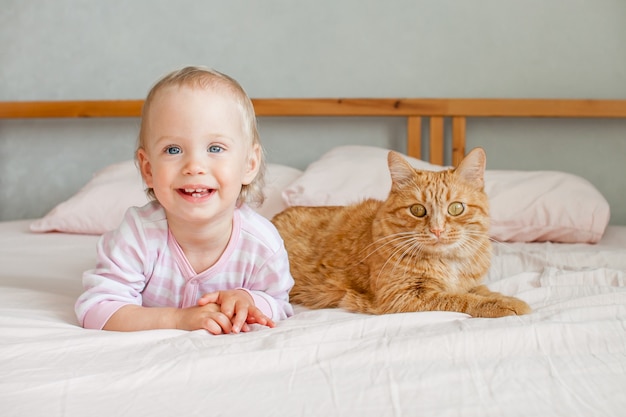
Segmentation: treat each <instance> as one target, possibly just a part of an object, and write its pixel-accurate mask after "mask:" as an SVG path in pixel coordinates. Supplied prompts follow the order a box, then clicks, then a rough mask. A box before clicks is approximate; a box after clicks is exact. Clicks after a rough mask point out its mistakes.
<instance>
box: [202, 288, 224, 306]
mask: <svg viewBox="0 0 626 417" xmlns="http://www.w3.org/2000/svg"><path fill="white" fill-rule="evenodd" d="M219 297H220V293H219V291H216V292H210V293H207V294H204V295H203V296H202V297H200V298H199V299H198V305H199V306H204V305H207V304H209V303H217V300H218V299H219Z"/></svg>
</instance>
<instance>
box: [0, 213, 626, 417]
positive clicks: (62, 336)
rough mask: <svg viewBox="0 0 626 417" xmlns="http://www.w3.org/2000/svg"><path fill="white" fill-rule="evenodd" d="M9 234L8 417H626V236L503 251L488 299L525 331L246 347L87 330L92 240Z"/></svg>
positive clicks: (359, 335)
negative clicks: (512, 305) (505, 302)
mask: <svg viewBox="0 0 626 417" xmlns="http://www.w3.org/2000/svg"><path fill="white" fill-rule="evenodd" d="M27 226H28V222H25V221H19V222H6V223H0V375H1V376H0V415H2V416H151V417H157V416H183V415H223V416H239V417H242V416H266V415H277V416H344V415H345V416H412V415H419V416H442V415H451V416H456V415H463V416H531V415H536V416H554V415H562V416H621V415H626V394H624V392H625V390H626V282H625V281H626V227H610V228H609V230H608V231H607V234H606V235H605V237H604V239H603V240H602V242H601V243H600V244H598V245H595V246H590V245H558V244H547V243H546V244H507V245H496V248H495V253H496V256H495V259H494V262H493V268H492V270H491V272H490V274H489V276H488V278H487V282H488V284H489V286H490V288H492V289H494V290H497V291H501V292H504V293H506V294H509V295H515V296H518V297H520V298H522V299H524V300H526V301H527V302H528V303H529V304H530V305H531V307H533V309H534V312H533V313H532V314H530V315H528V316H522V317H508V318H502V319H474V318H468V316H466V315H464V314H460V313H450V312H427V313H410V314H395V315H386V316H367V315H359V314H352V313H347V312H345V311H341V310H318V311H312V310H311V311H309V310H305V309H302V308H297V313H296V315H295V316H294V317H292V318H290V319H288V320H286V321H283V322H281V323H279V325H278V327H277V328H275V329H264V328H255V330H254V331H253V332H250V333H247V334H240V335H224V336H211V335H209V334H207V333H205V332H202V331H196V332H185V331H176V330H161V331H148V332H136V333H116V332H106V331H93V330H85V329H82V328H80V327H79V326H78V324H77V321H76V318H75V316H74V312H73V305H74V301H75V299H76V297H77V296H78V295H79V294H80V292H81V291H82V288H81V274H82V271H83V270H85V269H87V268H89V267H91V266H92V265H93V262H94V259H95V258H94V245H95V242H96V239H97V238H96V237H93V236H79V235H66V234H44V235H35V234H32V233H29V232H28V231H27Z"/></svg>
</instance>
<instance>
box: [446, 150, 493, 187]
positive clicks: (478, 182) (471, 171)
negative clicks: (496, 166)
mask: <svg viewBox="0 0 626 417" xmlns="http://www.w3.org/2000/svg"><path fill="white" fill-rule="evenodd" d="M486 165H487V155H486V154H485V151H484V150H483V149H482V148H474V149H472V150H471V151H470V153H468V154H467V155H466V156H465V158H463V160H462V161H461V163H460V164H459V166H458V167H457V168H456V169H455V170H454V172H456V173H457V174H459V175H460V176H461V177H462V178H464V179H465V180H466V181H468V182H469V183H471V184H473V185H474V186H475V187H476V188H480V189H482V188H483V187H484V186H485V179H484V178H485V167H486Z"/></svg>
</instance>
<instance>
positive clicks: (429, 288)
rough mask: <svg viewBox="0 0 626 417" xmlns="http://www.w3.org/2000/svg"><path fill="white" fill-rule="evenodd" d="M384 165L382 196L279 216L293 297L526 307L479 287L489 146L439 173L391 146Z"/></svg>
mask: <svg viewBox="0 0 626 417" xmlns="http://www.w3.org/2000/svg"><path fill="white" fill-rule="evenodd" d="M388 165H389V172H390V173H391V179H392V186H391V191H390V192H389V196H388V197H387V199H386V200H385V201H379V200H374V199H369V200H365V201H363V202H360V203H356V204H352V205H349V206H346V207H338V206H333V207H291V208H288V209H287V210H285V211H283V212H282V213H279V214H278V215H276V216H275V217H274V219H273V220H272V221H273V223H274V225H275V226H276V227H277V228H278V231H279V232H280V234H281V235H282V237H283V239H284V241H285V245H286V248H287V252H288V254H289V261H290V264H291V273H292V275H293V277H294V279H295V286H294V287H293V289H292V291H291V293H290V301H292V302H294V303H296V304H301V305H303V306H305V307H308V308H328V307H340V308H344V309H346V310H349V311H353V312H360V313H370V314H386V313H400V312H413V311H433V310H440V311H441V310H443V311H458V312H464V313H467V314H469V315H471V316H474V317H502V316H509V315H520V314H526V313H529V312H530V307H529V306H528V305H527V304H526V303H525V302H523V301H521V300H519V299H517V298H513V297H507V296H504V295H502V294H499V293H496V292H492V291H490V290H489V289H487V287H485V286H484V285H481V280H482V278H483V276H484V275H485V274H486V273H487V270H488V269H489V266H490V262H491V241H490V239H489V235H488V231H489V210H488V203H489V201H488V198H487V195H486V194H485V192H484V190H483V188H484V180H483V176H484V172H485V165H486V156H485V152H484V151H483V150H482V149H480V148H476V149H474V150H472V151H471V152H470V153H469V154H468V155H467V156H466V157H465V158H464V159H463V161H462V162H461V163H460V164H459V166H458V168H456V169H450V170H447V171H441V172H430V171H420V170H416V169H414V168H413V167H412V166H411V165H410V164H409V163H408V162H406V161H405V160H404V158H403V157H402V156H401V155H400V154H398V153H396V152H393V151H391V152H389V156H388Z"/></svg>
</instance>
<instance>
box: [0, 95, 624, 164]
mask: <svg viewBox="0 0 626 417" xmlns="http://www.w3.org/2000/svg"><path fill="white" fill-rule="evenodd" d="M253 102H254V107H255V111H256V113H257V116H261V117H267V116H274V117H290V116H299V117H303V116H312V117H321V116H341V117H350V116H373V117H376V116H380V117H405V118H406V121H407V154H408V155H410V156H413V157H416V158H420V159H422V155H421V149H422V146H421V145H422V122H423V121H424V119H427V120H426V122H427V123H428V124H429V127H430V128H429V131H430V133H429V138H428V140H429V148H430V155H428V157H427V158H423V159H426V160H428V161H430V162H431V163H433V164H439V165H442V164H443V162H444V160H445V155H444V138H445V132H444V126H445V125H446V124H445V120H446V119H447V118H449V119H451V122H452V123H451V125H452V150H451V152H452V154H451V161H452V164H453V165H457V164H458V163H459V161H460V160H461V159H462V158H463V156H464V155H465V135H466V122H467V119H468V118H475V117H554V118H626V100H582V99H414V98H360V99H341V98H328V99H326V98H278V99H253ZM142 105H143V100H87V101H31V102H25V101H24V102H0V119H16V118H73V117H139V116H140V114H141V107H142Z"/></svg>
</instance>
